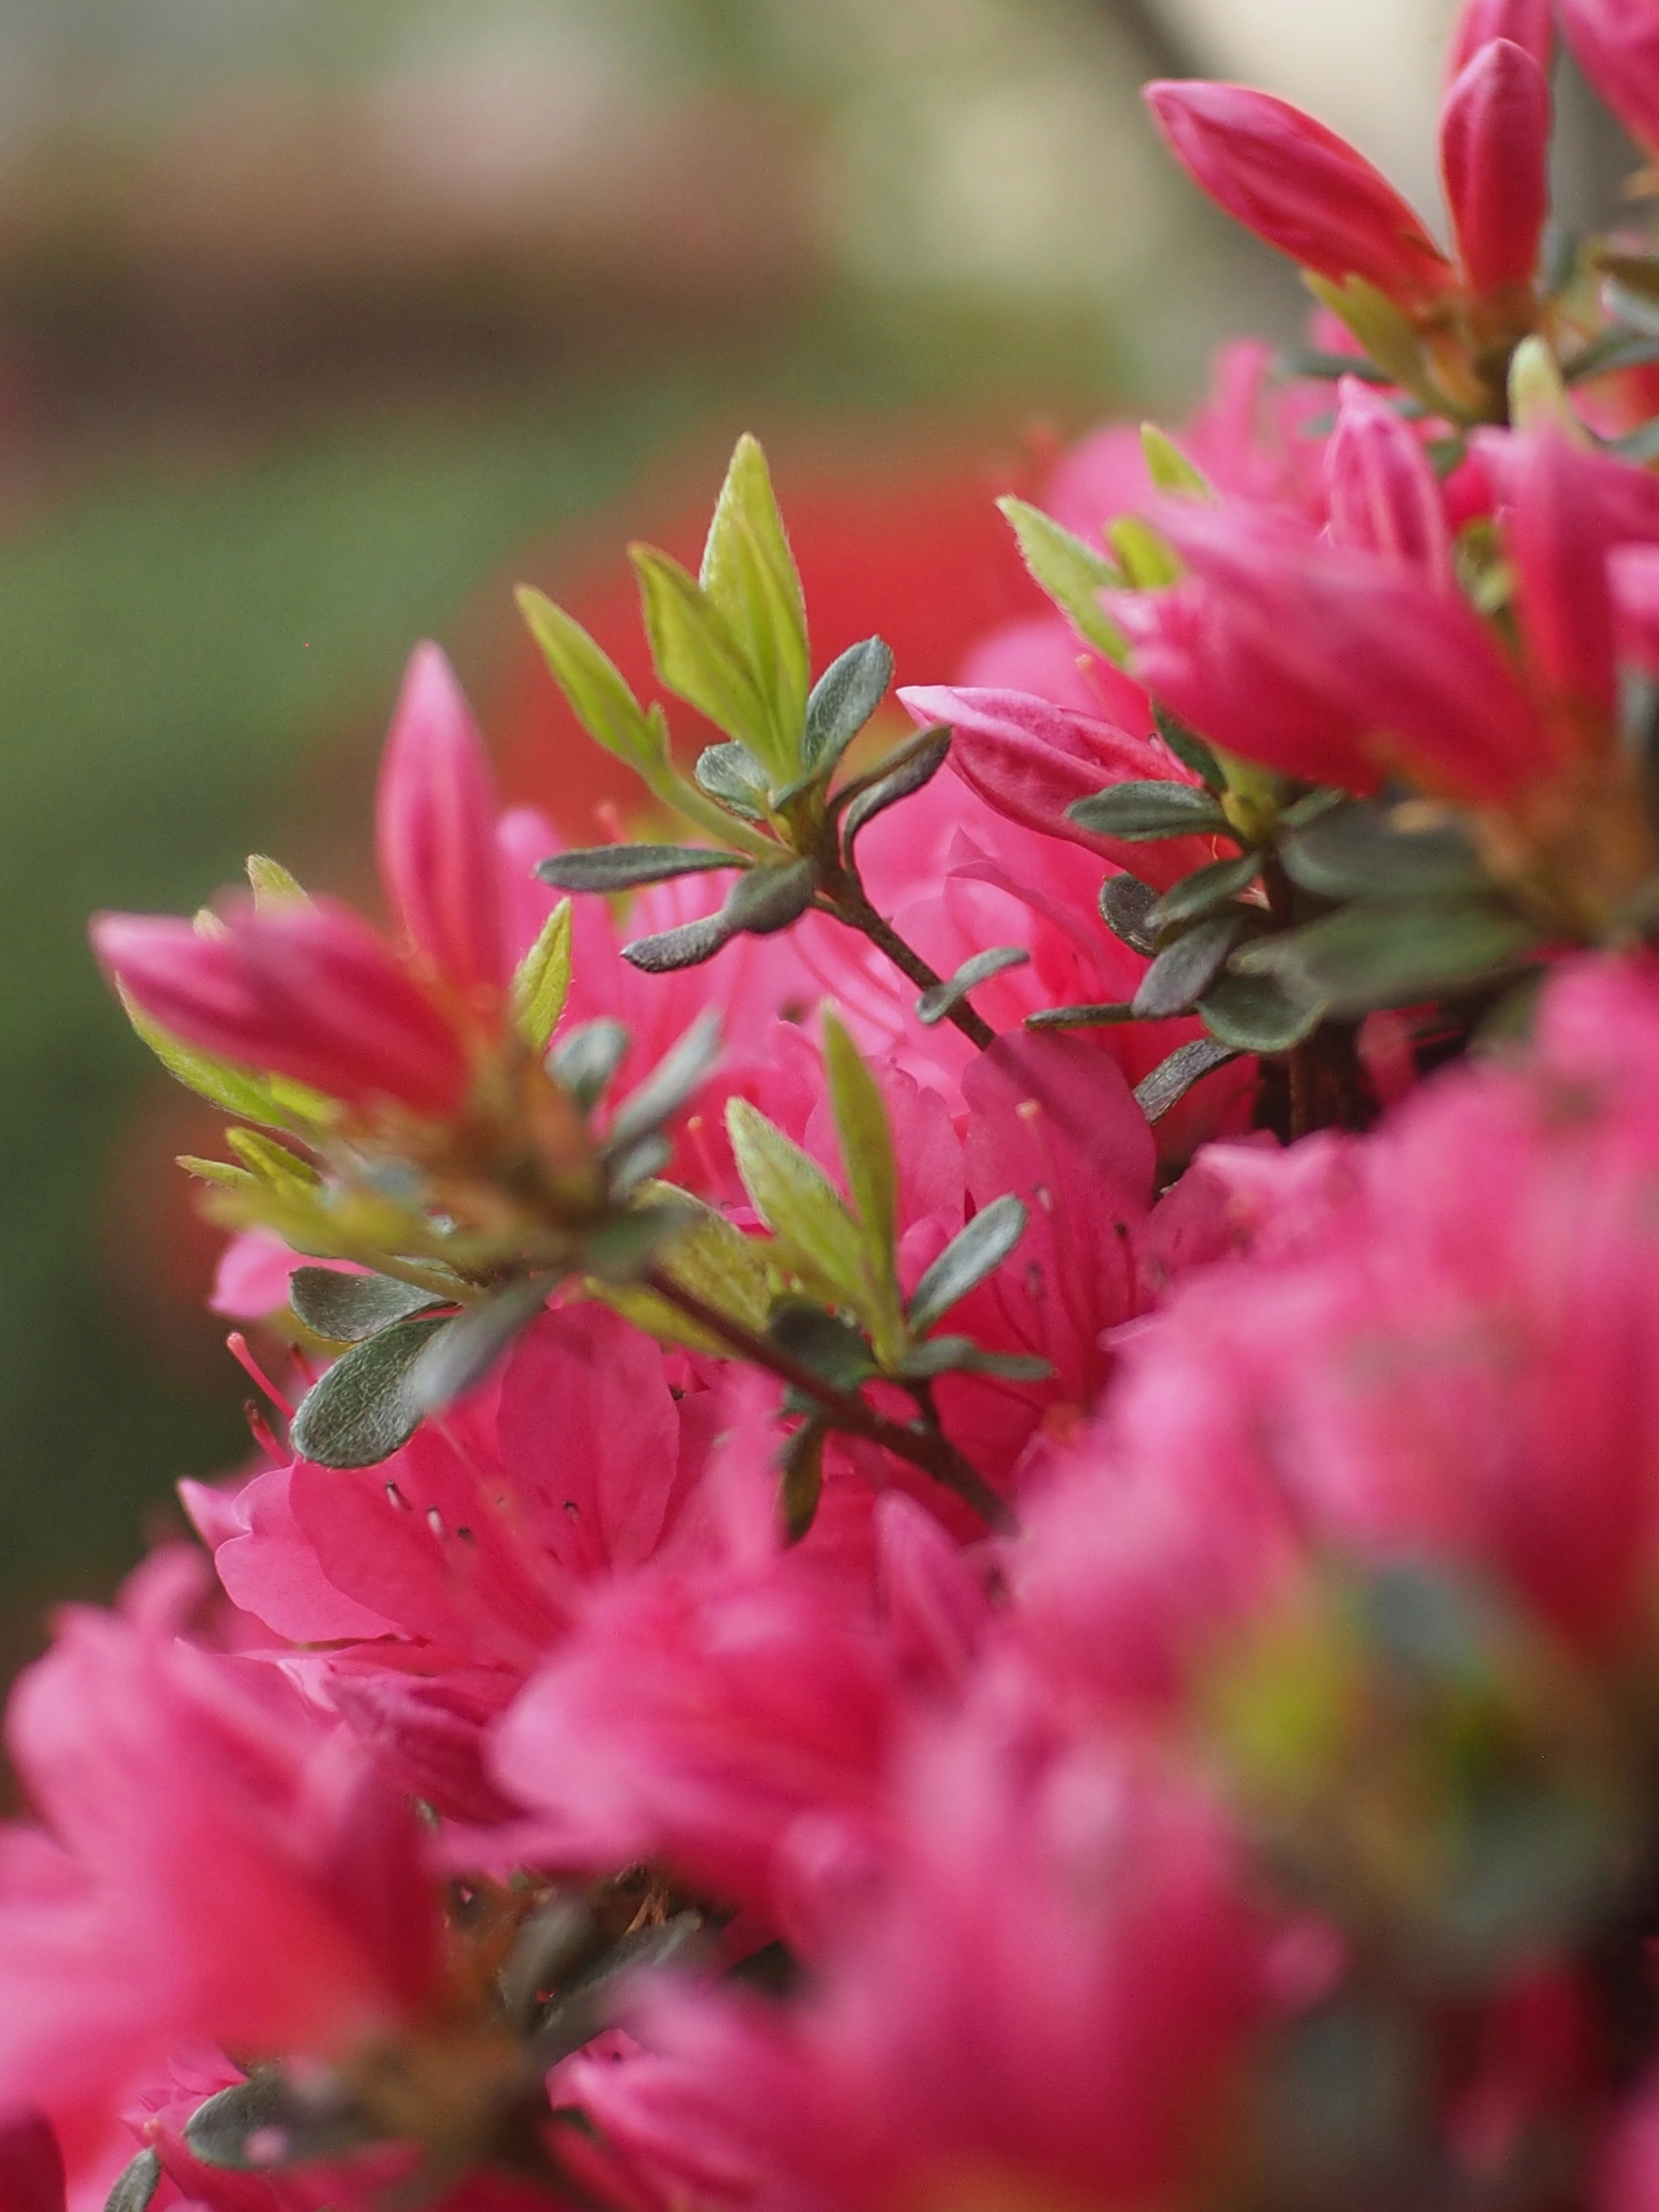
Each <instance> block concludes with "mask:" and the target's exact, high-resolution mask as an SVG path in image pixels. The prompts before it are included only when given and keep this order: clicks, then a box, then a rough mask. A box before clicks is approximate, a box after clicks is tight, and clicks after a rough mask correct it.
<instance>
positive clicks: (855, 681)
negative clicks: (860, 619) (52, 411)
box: [802, 637, 893, 775]
mask: <svg viewBox="0 0 1659 2212" xmlns="http://www.w3.org/2000/svg"><path fill="white" fill-rule="evenodd" d="M892 680H893V656H892V653H890V651H889V649H888V647H886V646H885V645H884V643H883V641H881V639H880V638H878V637H866V639H865V640H864V641H863V642H862V643H861V644H859V645H849V646H848V648H847V650H846V652H845V653H842V654H841V655H840V656H839V658H838V659H835V660H832V661H831V662H830V664H829V666H828V668H826V669H825V670H824V671H823V675H822V676H820V677H819V678H818V680H817V683H816V684H814V685H813V686H812V696H811V698H810V699H809V700H808V701H807V702H806V738H805V744H804V745H803V747H802V758H803V759H804V761H805V764H806V766H807V767H808V768H809V769H812V770H813V771H814V772H815V773H816V774H817V775H827V774H828V773H829V770H830V769H832V768H833V767H834V766H835V764H836V762H837V761H838V760H839V759H840V758H841V757H842V754H843V753H844V752H845V751H846V750H847V748H848V745H850V744H852V742H853V740H854V738H855V737H857V735H858V733H859V732H860V730H861V729H862V728H863V727H864V726H865V724H866V722H867V721H868V720H869V719H870V717H871V716H872V714H874V713H875V711H876V709H877V708H878V707H879V706H880V704H881V702H882V701H883V700H884V698H885V697H886V696H887V687H888V685H889V684H891V682H892Z"/></svg>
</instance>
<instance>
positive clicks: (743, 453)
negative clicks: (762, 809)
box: [699, 436, 811, 774]
mask: <svg viewBox="0 0 1659 2212" xmlns="http://www.w3.org/2000/svg"><path fill="white" fill-rule="evenodd" d="M699 580H700V582H701V585H702V590H703V592H704V594H705V595H706V597H707V598H708V601H709V603H710V604H711V605H713V606H714V607H715V608H717V609H718V610H719V611H720V614H721V615H723V616H724V617H725V618H726V626H727V628H728V629H730V631H731V633H732V636H733V637H734V638H735V639H736V640H737V642H738V647H739V649H740V650H741V651H742V653H743V654H744V658H745V659H746V660H747V662H748V665H749V667H750V671H751V672H752V674H753V677H754V679H755V684H756V688H757V690H758V691H759V693H760V696H761V697H762V699H763V701H764V702H765V704H766V706H767V708H768V710H769V716H770V721H771V727H772V733H773V737H774V739H775V750H774V751H773V753H772V754H771V755H770V756H769V758H770V760H771V762H772V764H773V765H774V766H775V768H781V769H782V770H783V772H784V773H785V774H787V773H788V772H789V771H790V770H792V769H794V768H795V767H797V766H798V765H799V758H800V744H801V739H802V734H803V731H804V728H805V716H806V695H807V690H808V688H809V686H810V684H811V652H810V649H809V647H808V645H807V639H806V603H805V599H804V598H803V597H802V594H801V587H800V575H799V571H798V570H797V568H796V567H795V561H794V556H793V554H792V553H791V551H790V550H789V540H788V538H787V535H786V534H785V532H784V527H783V518H782V516H781V514H780V513H779V512H778V503H777V500H776V497H775V495H774V493H773V490H772V479H771V476H770V473H769V471H768V469H767V465H766V456H765V454H764V453H763V452H762V450H761V447H760V444H759V442H758V441H757V440H756V439H754V438H751V437H748V436H744V437H742V438H739V439H738V445H737V450H736V452H735V453H733V454H732V465H731V467H730V468H729V469H728V471H726V482H725V483H724V485H723V486H722V487H721V490H720V499H719V501H718V503H717V504H716V506H715V508H714V521H713V523H712V524H711V526H710V527H709V532H708V544H706V545H705V546H704V548H703V556H702V576H701V578H700V579H699Z"/></svg>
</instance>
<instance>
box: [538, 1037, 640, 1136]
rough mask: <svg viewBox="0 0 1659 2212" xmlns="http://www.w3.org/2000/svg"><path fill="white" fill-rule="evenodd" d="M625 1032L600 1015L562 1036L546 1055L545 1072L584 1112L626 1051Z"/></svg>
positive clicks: (601, 1092) (605, 1087)
mask: <svg viewBox="0 0 1659 2212" xmlns="http://www.w3.org/2000/svg"><path fill="white" fill-rule="evenodd" d="M628 1043H629V1038H628V1031H627V1029H626V1028H625V1027H624V1025H623V1024H622V1023H621V1022H617V1021H612V1020H611V1017H610V1016H609V1015H608V1014H601V1015H599V1017H598V1018H597V1019H595V1020H593V1021H591V1022H583V1023H582V1024H580V1027H578V1028H576V1029H574V1030H571V1031H570V1032H569V1034H568V1036H562V1037H561V1038H560V1039H559V1042H557V1044H556V1045H555V1046H554V1048H553V1049H552V1051H551V1052H550V1054H548V1056H547V1067H548V1073H549V1074H550V1075H551V1076H552V1077H553V1078H554V1079H555V1081H556V1082H559V1083H562V1084H563V1085H564V1087H565V1089H566V1090H567V1091H568V1092H569V1093H570V1095H571V1097H573V1098H574V1100H575V1102H576V1103H577V1105H578V1106H579V1107H580V1109H581V1110H582V1112H583V1113H584V1114H585V1113H586V1112H587V1110H588V1109H589V1108H590V1107H592V1106H596V1105H598V1103H599V1100H600V1099H601V1098H603V1097H604V1096H605V1092H606V1091H608V1090H609V1089H610V1087H611V1079H613V1077H614V1076H615V1074H616V1073H617V1069H618V1068H619V1067H620V1066H622V1064H623V1060H624V1059H625V1058H626V1057H627V1054H628Z"/></svg>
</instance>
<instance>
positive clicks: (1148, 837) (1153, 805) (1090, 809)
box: [1066, 778, 1233, 844]
mask: <svg viewBox="0 0 1659 2212" xmlns="http://www.w3.org/2000/svg"><path fill="white" fill-rule="evenodd" d="M1066 814H1067V816H1068V817H1070V819H1071V820H1072V821H1073V822H1075V823H1077V825H1078V827H1079V829H1091V830H1093V831H1094V833H1095V835H1096V836H1100V837H1121V838H1123V839H1125V840H1126V841H1127V842H1129V843H1131V844H1147V843H1150V842H1152V839H1154V838H1157V837H1231V836H1232V835H1233V829H1232V824H1231V823H1230V822H1229V821H1228V819H1227V817H1226V816H1225V814H1224V813H1223V812H1222V811H1221V809H1220V807H1219V806H1218V805H1217V804H1216V802H1215V800H1214V799H1212V797H1211V796H1210V794H1209V793H1208V792H1207V791H1200V790H1198V789H1197V788H1196V787H1194V785H1192V784H1190V783H1164V782H1161V781H1158V780H1157V779H1156V778H1152V779H1149V780H1136V781H1132V782H1127V783H1114V784H1109V785H1108V787H1106V789H1105V790H1104V791H1097V792H1096V793H1095V794H1094V796H1093V797H1092V798H1090V799H1073V801H1072V804H1071V805H1069V806H1068V807H1067V808H1066Z"/></svg>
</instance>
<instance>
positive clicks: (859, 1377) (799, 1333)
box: [766, 1298, 880, 1390]
mask: <svg viewBox="0 0 1659 2212" xmlns="http://www.w3.org/2000/svg"><path fill="white" fill-rule="evenodd" d="M766 1333H767V1334H768V1336H769V1337H770V1338H771V1340H772V1341H773V1343H774V1344H775V1345H776V1346H778V1348H779V1350H780V1351H781V1352H787V1353H788V1355H789V1357H790V1358H792V1359H794V1360H799V1363H800V1364H801V1365H802V1366H803V1367H810V1368H811V1370H812V1372H813V1374H814V1375H816V1376H819V1377H820V1378H821V1379H822V1380H823V1382H825V1383H830V1384H832V1385H833V1387H834V1388H835V1389H837V1390H856V1389H858V1387H859V1385H860V1383H867V1382H868V1381H869V1380H870V1378H871V1376H873V1375H876V1374H878V1373H879V1372H880V1370H879V1369H878V1366H877V1364H876V1361H875V1358H874V1356H873V1355H872V1352H871V1350H870V1346H868V1344H867V1343H866V1341H865V1340H864V1337H863V1334H861V1332H860V1330H858V1329H856V1328H854V1327H853V1325H852V1323H851V1322H845V1321H842V1320H841V1319H840V1317H839V1316H837V1315H835V1314H831V1313H825V1311H824V1310H823V1307H822V1306H814V1305H808V1304H806V1303H805V1301H804V1300H803V1299H800V1298H785V1299H783V1300H782V1301H781V1303H780V1304H778V1305H777V1306H776V1307H775V1308H774V1310H773V1312H772V1316H771V1318H770V1320H769V1322H768V1323H767V1328H766Z"/></svg>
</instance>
